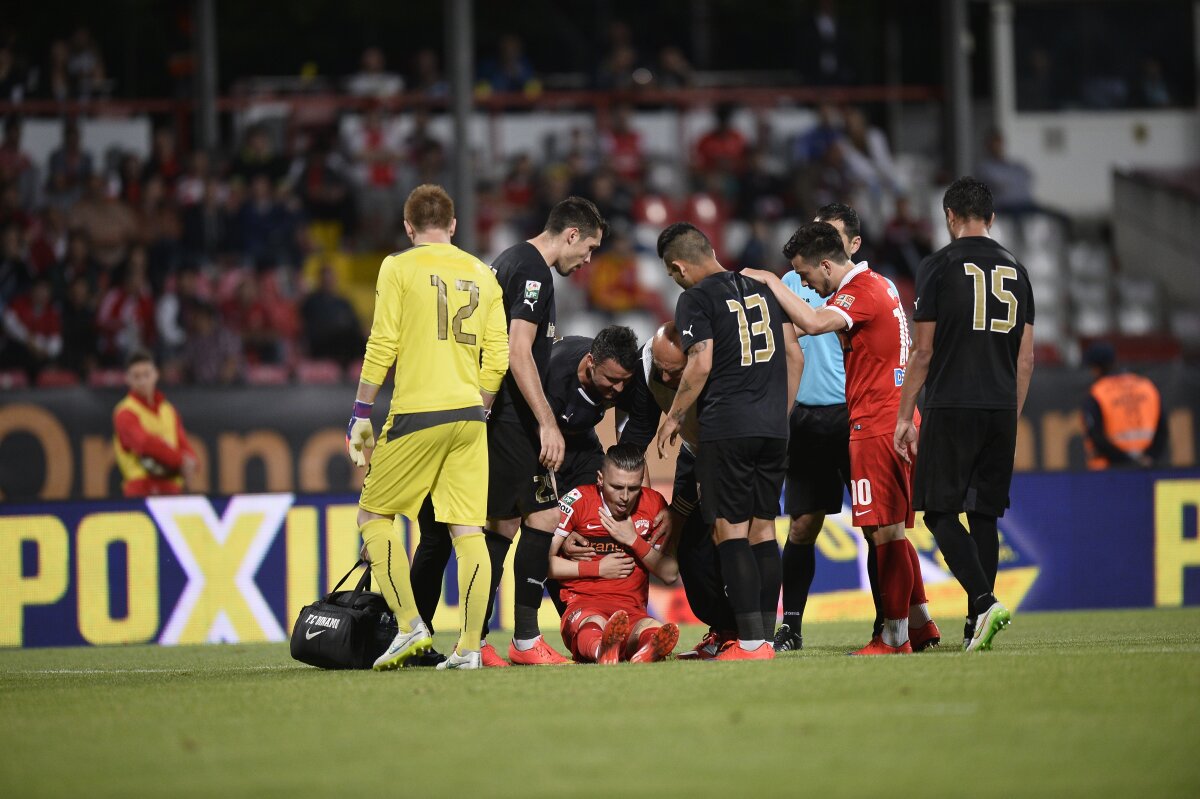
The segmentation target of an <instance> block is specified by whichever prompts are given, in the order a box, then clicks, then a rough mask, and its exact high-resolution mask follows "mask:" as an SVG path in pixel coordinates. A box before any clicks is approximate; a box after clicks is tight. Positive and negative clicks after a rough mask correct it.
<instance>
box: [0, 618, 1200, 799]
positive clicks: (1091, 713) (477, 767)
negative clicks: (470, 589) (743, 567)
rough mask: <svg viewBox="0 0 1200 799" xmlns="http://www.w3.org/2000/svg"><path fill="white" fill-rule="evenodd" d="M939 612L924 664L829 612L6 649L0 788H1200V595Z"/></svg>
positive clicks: (1112, 792)
mask: <svg viewBox="0 0 1200 799" xmlns="http://www.w3.org/2000/svg"><path fill="white" fill-rule="evenodd" d="M940 621H941V623H942V632H943V635H944V636H945V639H944V642H945V644H946V646H945V647H944V648H943V649H942V650H941V651H933V652H929V653H925V654H919V655H914V656H912V657H903V658H900V657H896V658H861V659H859V658H849V657H845V654H844V653H845V652H846V651H847V650H849V649H851V648H853V647H856V646H858V645H861V644H863V643H864V642H865V639H864V635H863V633H864V630H866V629H867V625H866V624H865V623H857V622H856V623H825V624H812V625H810V626H809V627H807V628H806V629H805V645H806V647H807V648H806V649H805V650H804V651H803V652H800V653H794V654H789V655H785V656H781V657H779V658H778V659H776V660H775V661H773V662H768V663H754V662H749V663H728V664H714V663H696V662H668V663H662V664H655V665H647V666H630V665H622V666H618V667H606V668H602V667H598V666H571V667H558V668H540V669H519V668H510V669H503V670H499V669H497V670H485V671H483V672H459V673H442V672H435V671H433V670H429V669H405V670H402V671H398V672H390V673H384V674H375V673H372V672H322V671H319V670H317V669H314V668H310V667H307V666H303V665H300V664H298V663H295V662H294V661H292V660H291V659H290V657H289V655H288V651H287V647H286V645H278V644H265V645H221V646H191V647H149V646H137V647H123V648H94V649H41V650H25V651H20V650H8V651H0V751H2V752H3V755H0V795H3V796H11V797H22V796H71V797H76V796H87V797H105V796H120V797H142V796H205V797H208V796H256V797H260V796H287V797H301V796H320V797H331V798H332V797H338V796H350V795H355V796H365V797H398V796H406V795H413V796H468V795H474V796H522V797H529V796H680V795H717V794H724V795H730V794H734V795H742V796H746V797H752V796H758V795H766V796H777V795H778V796H785V795H786V796H797V795H812V796H868V795H881V794H882V795H888V796H966V795H975V796H1014V795H1027V796H1050V795H1055V796H1062V795H1067V796H1130V795H1137V796H1146V797H1151V796H1153V797H1159V796H1197V795H1200V753H1198V751H1197V746H1198V744H1200V721H1198V719H1200V609H1185V610H1159V611H1109V612H1088V613H1082V612H1080V613H1025V614H1021V613H1018V614H1016V615H1015V616H1014V622H1013V626H1012V627H1011V628H1009V630H1008V631H1006V632H1004V633H1002V634H1001V635H1000V636H999V637H998V638H997V644H996V649H995V650H994V651H992V652H987V653H981V654H976V655H963V654H961V653H960V652H959V651H958V650H957V645H958V644H961V629H962V627H961V619H942V620H940ZM700 632H701V631H700V630H699V629H697V628H691V629H685V630H684V633H683V636H682V637H681V647H686V646H690V645H692V644H693V643H694V642H695V641H696V640H697V638H698V637H699V634H700ZM492 640H493V641H494V642H495V643H497V644H500V643H501V641H502V640H506V639H505V638H504V636H503V635H502V634H501V633H493V635H492ZM553 642H554V643H555V644H558V643H560V642H559V641H558V640H557V636H554V638H553ZM438 645H439V648H440V649H443V650H445V649H447V648H448V646H449V645H450V636H445V635H439V641H438ZM501 648H503V647H501Z"/></svg>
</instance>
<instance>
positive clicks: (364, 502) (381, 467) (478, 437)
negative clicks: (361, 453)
mask: <svg viewBox="0 0 1200 799" xmlns="http://www.w3.org/2000/svg"><path fill="white" fill-rule="evenodd" d="M487 485H488V456H487V428H486V426H485V425H484V421H483V408H481V407H478V406H475V407H472V408H458V409H455V410H448V411H428V412H425V413H404V414H396V415H395V416H393V417H392V418H391V419H390V420H389V421H388V423H387V424H386V425H384V428H383V430H382V431H381V432H380V434H379V443H378V444H376V445H375V451H374V452H373V453H372V454H371V463H370V465H368V467H367V475H366V477H365V478H363V487H362V494H361V496H360V497H359V500H358V505H359V507H361V508H362V509H363V510H367V511H370V512H371V513H378V514H379V515H381V516H391V515H394V514H400V515H401V516H405V517H407V518H409V519H415V518H416V517H417V512H418V511H419V510H420V509H421V504H422V503H423V502H424V501H425V497H426V495H429V496H430V497H432V499H433V509H434V515H435V516H436V518H437V520H438V521H440V522H445V523H446V524H461V525H468V526H482V525H483V523H484V521H485V520H486V518H487Z"/></svg>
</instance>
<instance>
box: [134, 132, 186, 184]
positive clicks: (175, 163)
mask: <svg viewBox="0 0 1200 799" xmlns="http://www.w3.org/2000/svg"><path fill="white" fill-rule="evenodd" d="M181 174H183V162H182V159H180V157H179V153H178V151H177V149H176V147H175V131H173V130H171V129H170V128H165V127H164V128H159V129H158V130H156V131H154V145H153V148H152V149H151V151H150V160H148V161H147V162H146V166H145V167H143V168H142V181H143V182H144V181H147V180H149V179H150V178H152V177H159V178H162V181H163V185H164V186H165V187H166V188H167V190H168V191H170V190H173V189H174V188H175V181H176V180H178V179H179V176H180V175H181Z"/></svg>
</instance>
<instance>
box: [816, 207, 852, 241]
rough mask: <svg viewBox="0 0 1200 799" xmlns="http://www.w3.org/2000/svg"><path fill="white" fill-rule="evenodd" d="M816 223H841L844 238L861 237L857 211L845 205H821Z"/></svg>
mask: <svg viewBox="0 0 1200 799" xmlns="http://www.w3.org/2000/svg"><path fill="white" fill-rule="evenodd" d="M817 221H818V222H834V221H838V222H841V223H842V227H843V228H845V229H846V238H848V239H853V238H854V237H855V236H861V235H862V220H861V219H859V218H858V211H855V210H854V209H853V208H851V207H850V206H848V205H846V204H845V203H829V204H828V205H822V206H821V207H820V208H818V209H817Z"/></svg>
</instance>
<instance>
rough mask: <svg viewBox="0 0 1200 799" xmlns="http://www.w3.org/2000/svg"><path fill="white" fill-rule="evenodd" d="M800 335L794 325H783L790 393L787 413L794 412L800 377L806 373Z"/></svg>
mask: <svg viewBox="0 0 1200 799" xmlns="http://www.w3.org/2000/svg"><path fill="white" fill-rule="evenodd" d="M799 339H800V337H799V335H798V334H797V332H796V328H795V326H793V325H790V324H787V323H785V324H784V325H783V346H784V354H785V355H786V356H787V369H788V395H787V413H789V414H790V413H791V412H792V405H793V404H794V403H795V401H796V392H797V391H799V390H800V377H801V375H803V374H804V350H802V349H801V348H800V340H799Z"/></svg>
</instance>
